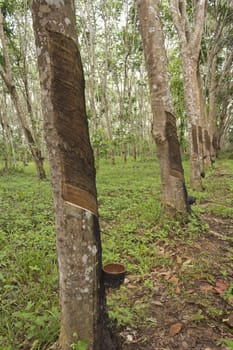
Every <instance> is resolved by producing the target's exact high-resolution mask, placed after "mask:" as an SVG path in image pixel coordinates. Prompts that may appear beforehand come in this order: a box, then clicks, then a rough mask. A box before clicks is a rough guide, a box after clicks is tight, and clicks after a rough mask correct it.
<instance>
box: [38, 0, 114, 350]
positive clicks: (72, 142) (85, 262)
mask: <svg viewBox="0 0 233 350" xmlns="http://www.w3.org/2000/svg"><path fill="white" fill-rule="evenodd" d="M32 13H33V26H34V32H35V37H36V46H37V53H38V64H39V71H40V81H41V87H42V106H43V115H44V124H45V137H46V143H47V147H48V152H49V160H50V167H51V178H52V188H53V197H54V206H55V217H56V239H57V253H58V264H59V285H60V305H61V331H60V338H59V346H60V347H61V349H62V350H71V345H72V344H73V343H77V341H78V340H84V341H87V343H88V350H103V349H106V350H114V349H116V346H115V345H114V344H113V342H112V339H111V336H110V333H109V329H108V324H107V322H108V318H107V314H106V308H105V290H104V285H103V280H102V270H101V269H102V261H101V241H100V229H99V222H98V208H97V193H96V184H95V168H94V158H93V151H92V148H91V145H90V138H89V131H88V123H87V115H86V107H85V97H84V77H83V69H82V63H81V57H80V54H79V50H78V47H77V36H76V27H75V11H74V6H73V2H71V1H67V2H65V3H64V2H63V1H60V2H56V4H55V3H53V2H52V3H51V4H48V1H46V0H41V1H36V0H34V1H33V2H32Z"/></svg>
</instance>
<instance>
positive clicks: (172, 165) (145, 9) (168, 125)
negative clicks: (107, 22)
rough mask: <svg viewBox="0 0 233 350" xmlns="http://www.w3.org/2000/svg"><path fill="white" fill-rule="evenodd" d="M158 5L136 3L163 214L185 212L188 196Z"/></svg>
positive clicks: (153, 0) (153, 1)
mask: <svg viewBox="0 0 233 350" xmlns="http://www.w3.org/2000/svg"><path fill="white" fill-rule="evenodd" d="M158 3H159V1H158V0H157V1H156V0H141V1H138V11H139V18H140V23H141V34H142V41H143V46H144V54H145V61H146V66H147V71H148V77H149V85H150V94H151V104H152V112H153V129H152V134H153V137H154V139H155V142H156V145H157V151H158V156H159V161H160V175H161V190H162V203H163V205H164V207H165V210H166V211H171V210H172V211H174V210H175V211H182V212H186V201H187V197H186V196H187V192H186V188H185V181H184V174H183V168H182V162H181V156H180V145H179V142H178V137H177V131H176V119H175V116H174V112H173V106H172V100H171V93H170V87H169V77H168V69H167V57H166V51H165V47H164V37H163V31H162V23H161V20H160V14H159V8H158Z"/></svg>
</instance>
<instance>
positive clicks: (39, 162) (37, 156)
mask: <svg viewBox="0 0 233 350" xmlns="http://www.w3.org/2000/svg"><path fill="white" fill-rule="evenodd" d="M0 39H1V42H2V48H3V56H4V60H5V70H4V69H3V67H2V65H1V64H0V75H1V77H2V79H3V81H4V83H5V85H6V87H7V89H8V92H9V94H10V96H11V99H12V102H13V104H14V107H15V110H16V113H17V116H18V119H19V123H20V125H21V127H22V129H23V133H24V136H25V139H26V140H27V142H28V145H29V148H30V151H31V154H32V156H33V159H34V161H35V164H36V168H37V173H38V177H39V179H40V180H43V179H45V178H46V174H45V170H44V167H43V157H42V156H41V151H40V149H39V148H38V146H37V145H36V142H35V140H34V138H33V135H32V133H31V131H30V128H29V126H28V123H27V120H26V118H25V116H24V111H23V109H22V107H21V104H20V99H19V95H18V92H17V90H16V87H15V85H14V81H13V78H12V71H11V65H10V58H9V52H8V48H7V44H6V39H5V35H4V29H3V15H2V13H1V10H0Z"/></svg>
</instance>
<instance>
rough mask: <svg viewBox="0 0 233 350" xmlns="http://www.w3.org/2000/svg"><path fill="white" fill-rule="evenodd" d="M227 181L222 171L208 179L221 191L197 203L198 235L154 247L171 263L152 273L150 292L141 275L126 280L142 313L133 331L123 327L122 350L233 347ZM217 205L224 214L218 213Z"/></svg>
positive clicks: (232, 235) (232, 243)
mask: <svg viewBox="0 0 233 350" xmlns="http://www.w3.org/2000/svg"><path fill="white" fill-rule="evenodd" d="M230 178H233V174H232V173H230V174H229V173H226V172H225V171H223V170H222V168H217V169H215V170H214V172H213V173H212V174H211V175H210V177H209V179H208V181H212V180H214V182H215V185H216V183H218V186H219V188H218V189H217V190H216V188H215V190H214V193H215V197H212V196H213V193H212V195H211V197H212V198H211V199H210V200H209V199H206V198H205V195H202V198H201V199H200V200H199V204H198V206H199V210H200V215H201V220H202V225H203V226H202V227H201V229H200V231H199V232H198V230H197V231H196V233H195V235H192V237H189V238H188V237H186V239H185V237H182V236H180V235H179V236H178V237H177V233H176V231H175V230H174V231H171V232H170V233H169V235H168V237H167V238H166V239H165V240H161V241H157V242H156V243H155V244H156V245H157V248H158V252H159V254H161V256H164V257H166V258H169V259H171V260H172V264H169V266H167V267H158V266H157V267H155V268H154V269H153V268H151V269H150V271H149V272H148V273H147V275H146V279H147V281H150V282H151V283H150V293H148V289H146V288H145V286H144V284H143V282H142V280H141V278H140V276H133V275H132V276H131V275H129V276H128V277H127V279H126V283H125V287H126V288H128V289H129V291H128V295H129V299H130V303H131V305H132V307H133V305H134V304H137V305H140V307H141V308H142V309H143V308H144V309H145V313H144V315H143V317H142V318H141V320H142V322H141V324H140V322H138V325H137V327H128V328H126V329H125V328H124V327H122V328H121V340H122V349H123V350H175V349H177V350H186V349H195V350H215V349H233V218H232V216H231V215H230V214H229V212H230V209H231V210H232V207H233V206H232V203H233V200H232V198H233V197H231V202H230V203H229V202H228V200H227V196H226V197H225V198H224V196H225V193H226V191H227V187H228V184H227V180H226V179H228V180H229V179H230ZM231 181H232V180H231ZM213 186H214V184H213ZM224 186H225V187H224ZM223 189H224V191H223ZM228 189H229V188H228ZM230 189H231V191H232V186H231V187H230ZM216 195H218V197H216ZM228 195H229V193H228ZM207 196H208V195H207ZM231 196H232V192H231ZM220 203H222V206H224V205H225V206H226V208H225V209H226V210H227V213H226V212H224V210H222V209H223V208H222V207H221V210H220V209H219V207H218V208H217V209H216V207H215V206H216V205H218V206H219V205H220V206H221V204H220ZM229 204H231V207H229ZM211 206H212V208H211ZM213 206H214V207H215V209H213ZM207 209H208V210H207ZM203 228H204V229H203ZM186 229H187V228H184V230H186ZM147 284H149V282H148V283H147ZM114 293H117V292H114Z"/></svg>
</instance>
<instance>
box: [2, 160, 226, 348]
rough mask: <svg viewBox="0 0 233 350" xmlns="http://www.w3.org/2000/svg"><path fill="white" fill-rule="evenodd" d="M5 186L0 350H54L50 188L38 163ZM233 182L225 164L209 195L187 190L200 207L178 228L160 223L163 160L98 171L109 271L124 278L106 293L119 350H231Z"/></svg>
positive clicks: (213, 176)
mask: <svg viewBox="0 0 233 350" xmlns="http://www.w3.org/2000/svg"><path fill="white" fill-rule="evenodd" d="M230 156H231V157H232V155H230ZM183 165H184V169H185V176H186V183H187V184H188V178H189V163H188V161H184V162H183ZM47 172H48V169H47ZM0 179H1V181H0V349H1V350H32V349H33V350H47V349H48V348H49V347H50V346H51V345H52V344H54V343H55V342H56V340H57V338H58V335H59V327H60V307H59V298H58V273H57V256H56V245H55V235H54V214H53V205H52V196H51V188H50V181H49V179H47V180H45V181H38V180H37V176H36V171H35V167H34V165H33V164H32V163H30V164H29V166H27V167H22V166H21V168H20V167H19V169H16V170H14V171H12V172H9V173H8V174H5V173H4V172H0ZM232 180H233V161H232V159H229V155H228V157H227V158H226V157H225V158H222V159H219V160H218V161H217V162H216V164H215V165H214V167H213V168H212V169H209V170H208V171H207V173H206V177H205V179H203V185H204V187H205V190H204V191H203V192H198V193H195V192H193V191H191V189H190V188H189V186H188V191H189V194H190V195H193V196H195V197H196V198H197V200H196V203H195V204H194V205H193V206H192V210H193V215H192V216H191V217H190V218H189V222H187V223H185V224H180V222H179V221H176V220H173V219H171V218H164V217H163V215H162V211H161V205H160V181H159V166H158V162H157V161H156V159H154V158H153V159H141V160H137V161H136V162H135V161H133V160H130V159H129V160H128V162H127V163H126V164H125V163H123V162H122V161H121V160H120V159H117V161H116V164H115V165H114V166H113V165H111V164H110V161H109V160H102V161H101V162H100V166H99V169H98V171H97V189H98V201H99V213H100V227H101V238H102V247H103V256H102V258H103V263H104V264H105V263H108V262H120V263H123V264H124V265H125V267H126V270H127V274H126V278H125V282H124V284H123V285H122V286H121V287H120V288H119V289H116V290H114V289H110V290H108V291H107V302H108V311H109V315H110V317H111V319H112V320H113V324H114V325H115V324H116V325H117V331H118V334H119V335H120V337H119V338H120V341H121V350H176V349H177V350H186V349H188V350H190V349H195V350H215V349H221V350H225V349H233V345H232V344H233V181H232ZM114 320H117V321H114ZM78 349H79V347H78ZM82 349H83V347H82ZM102 350H106V349H102Z"/></svg>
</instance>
